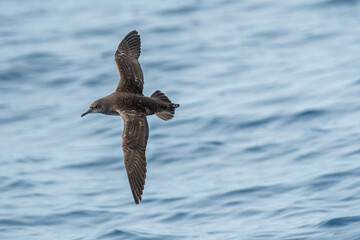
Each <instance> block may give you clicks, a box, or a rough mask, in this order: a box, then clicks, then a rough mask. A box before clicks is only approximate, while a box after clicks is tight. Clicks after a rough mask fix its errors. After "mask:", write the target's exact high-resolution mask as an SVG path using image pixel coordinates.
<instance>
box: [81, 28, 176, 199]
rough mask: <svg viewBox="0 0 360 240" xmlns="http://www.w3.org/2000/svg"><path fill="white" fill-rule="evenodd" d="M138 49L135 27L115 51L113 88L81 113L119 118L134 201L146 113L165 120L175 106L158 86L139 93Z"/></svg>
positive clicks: (140, 179)
mask: <svg viewBox="0 0 360 240" xmlns="http://www.w3.org/2000/svg"><path fill="white" fill-rule="evenodd" d="M140 51H141V50H140V36H139V34H138V33H137V32H136V31H135V30H134V31H131V32H130V33H128V34H127V35H126V36H125V38H124V39H123V40H122V41H121V42H120V44H119V46H118V48H117V50H116V52H115V64H116V66H117V68H118V71H119V75H120V81H119V84H118V86H117V87H116V90H115V92H113V93H112V94H110V95H108V96H106V97H103V98H101V99H99V100H96V101H95V102H93V103H92V104H91V105H90V108H89V110H88V111H87V112H85V113H83V114H82V115H81V117H83V116H85V115H86V114H88V113H103V114H107V115H120V116H121V117H122V118H123V120H124V132H123V135H122V148H123V152H124V162H125V168H126V172H127V175H128V179H129V183H130V188H131V192H132V195H133V197H134V201H135V203H136V204H138V203H139V202H140V201H141V196H142V194H143V190H144V185H145V178H146V156H145V151H146V145H147V141H148V138H149V127H148V123H147V119H146V116H147V115H152V114H156V116H158V117H159V118H161V119H163V120H166V121H167V120H170V119H171V118H173V117H174V114H175V108H177V107H179V104H173V103H172V102H171V101H170V100H169V98H168V97H167V96H166V95H165V94H164V93H162V92H161V91H159V90H157V91H155V92H154V93H153V94H152V95H151V97H146V96H144V95H143V85H144V77H143V73H142V70H141V66H140V64H139V62H138V58H139V56H140Z"/></svg>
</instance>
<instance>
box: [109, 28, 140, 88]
mask: <svg viewBox="0 0 360 240" xmlns="http://www.w3.org/2000/svg"><path fill="white" fill-rule="evenodd" d="M140 52H141V42H140V36H139V34H138V33H137V31H135V30H134V31H131V32H130V33H128V34H127V35H126V36H125V37H124V39H123V40H122V41H121V42H120V44H119V46H118V48H117V50H116V52H115V64H116V66H117V68H118V71H119V75H120V80H119V84H118V86H117V87H116V90H115V91H117V92H130V93H137V94H142V92H143V86H144V76H143V73H142V70H141V66H140V64H139V61H138V58H139V56H140Z"/></svg>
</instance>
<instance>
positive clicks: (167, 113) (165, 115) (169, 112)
mask: <svg viewBox="0 0 360 240" xmlns="http://www.w3.org/2000/svg"><path fill="white" fill-rule="evenodd" d="M150 97H151V98H156V99H159V100H160V101H162V102H164V103H166V104H167V107H166V108H165V109H163V108H162V111H158V112H155V114H156V116H158V117H159V118H161V119H162V120H165V121H167V120H170V119H172V118H173V117H174V114H175V108H178V107H180V105H179V104H174V103H172V102H171V101H170V99H169V98H168V97H167V96H166V95H165V94H164V93H162V92H161V91H159V90H157V91H155V92H154V93H153V94H152V95H151V96H150Z"/></svg>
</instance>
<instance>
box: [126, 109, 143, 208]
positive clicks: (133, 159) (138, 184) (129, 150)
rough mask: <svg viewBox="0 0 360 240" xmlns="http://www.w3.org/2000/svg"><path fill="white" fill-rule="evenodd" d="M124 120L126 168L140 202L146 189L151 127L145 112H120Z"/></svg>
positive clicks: (135, 199) (137, 201) (133, 192)
mask: <svg viewBox="0 0 360 240" xmlns="http://www.w3.org/2000/svg"><path fill="white" fill-rule="evenodd" d="M119 114H120V115H121V117H122V118H123V120H124V132H123V135H122V148H123V152H124V162H125V168H126V172H127V175H128V179H129V183H130V188H131V191H132V194H133V197H134V201H135V203H136V204H138V203H139V202H140V201H141V195H142V193H143V190H144V185H145V178H146V156H145V151H146V145H147V141H148V138H149V127H148V123H147V120H146V114H145V112H139V111H125V112H124V111H122V112H119Z"/></svg>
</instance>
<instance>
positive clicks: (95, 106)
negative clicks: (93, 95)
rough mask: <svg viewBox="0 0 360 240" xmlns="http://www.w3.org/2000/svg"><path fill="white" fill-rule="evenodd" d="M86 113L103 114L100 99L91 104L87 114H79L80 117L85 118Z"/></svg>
mask: <svg viewBox="0 0 360 240" xmlns="http://www.w3.org/2000/svg"><path fill="white" fill-rule="evenodd" d="M88 113H105V104H104V102H103V101H101V99H99V100H96V101H95V102H93V103H92V104H91V105H90V107H89V110H88V111H87V112H84V113H83V114H81V117H83V116H85V115H86V114H88Z"/></svg>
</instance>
